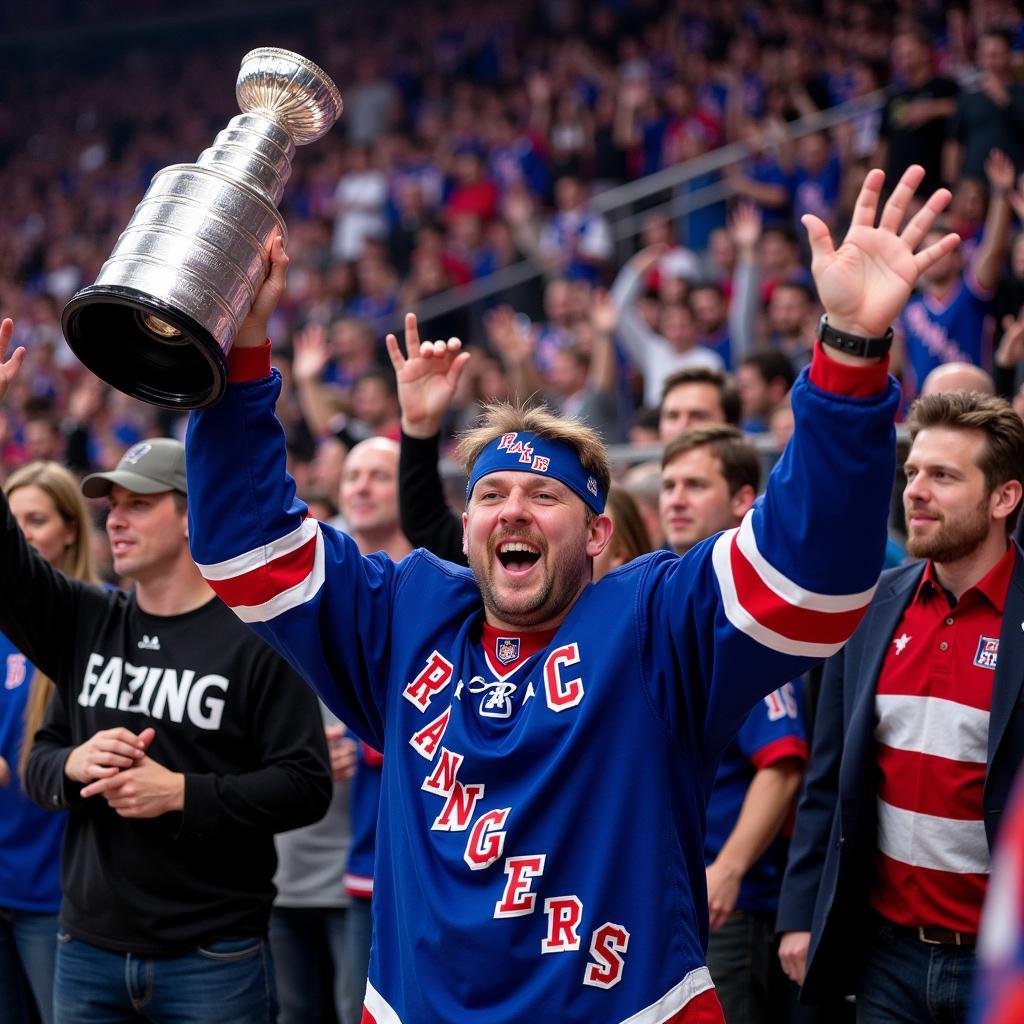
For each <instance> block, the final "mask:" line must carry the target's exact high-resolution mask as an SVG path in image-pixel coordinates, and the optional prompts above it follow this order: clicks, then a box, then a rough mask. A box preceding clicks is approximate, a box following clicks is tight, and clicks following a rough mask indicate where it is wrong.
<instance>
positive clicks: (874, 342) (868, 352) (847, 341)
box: [818, 313, 892, 359]
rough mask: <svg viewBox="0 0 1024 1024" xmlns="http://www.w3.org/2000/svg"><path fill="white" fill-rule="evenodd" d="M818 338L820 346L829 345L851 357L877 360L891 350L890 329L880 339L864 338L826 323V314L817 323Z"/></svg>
mask: <svg viewBox="0 0 1024 1024" xmlns="http://www.w3.org/2000/svg"><path fill="white" fill-rule="evenodd" d="M818 337H819V338H820V339H821V343H822V345H831V346H832V347H833V348H837V349H839V351H840V352H846V353H847V354H848V355H851V356H863V357H864V358H865V359H878V358H881V357H882V356H884V355H888V353H889V349H890V348H892V328H891V327H890V328H889V330H887V331H886V332H885V334H883V335H882V336H881V337H880V338H865V337H864V336H863V335H862V334H848V333H847V332H846V331H840V330H838V329H837V328H835V327H833V326H832V325H831V324H830V323H829V322H828V314H827V313H822V315H821V320H819V321H818Z"/></svg>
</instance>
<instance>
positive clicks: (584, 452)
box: [455, 402, 612, 494]
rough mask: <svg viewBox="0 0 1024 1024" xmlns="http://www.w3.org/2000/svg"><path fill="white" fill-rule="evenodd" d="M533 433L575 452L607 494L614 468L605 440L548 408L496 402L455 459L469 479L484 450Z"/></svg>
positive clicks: (463, 437)
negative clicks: (497, 442) (516, 435)
mask: <svg viewBox="0 0 1024 1024" xmlns="http://www.w3.org/2000/svg"><path fill="white" fill-rule="evenodd" d="M511 433H529V434H536V435H537V436H538V437H543V438H546V439H547V440H550V441H561V442H562V443H563V444H567V445H569V446H570V447H571V448H573V449H575V451H576V454H577V456H579V460H580V463H581V464H582V466H583V468H584V469H585V470H586V471H587V472H588V473H593V475H594V476H595V477H597V481H598V483H599V484H600V485H601V490H602V491H603V492H604V493H605V494H607V493H608V489H609V487H611V483H612V464H611V462H610V461H609V459H608V449H607V448H605V445H604V442H603V441H602V440H601V436H600V435H599V434H598V433H597V432H596V431H594V430H591V428H590V427H588V426H587V425H586V424H585V423H582V422H581V421H580V420H577V419H572V418H566V419H563V418H562V417H560V416H556V415H555V414H554V413H553V412H551V411H550V410H549V409H546V408H545V407H544V406H539V407H536V408H532V409H526V408H523V406H518V405H509V404H508V403H506V402H493V403H491V404H489V405H486V406H484V415H483V420H482V423H481V425H480V426H479V427H475V428H474V429H473V430H467V431H466V432H465V433H463V434H461V435H460V436H459V443H458V446H457V447H456V449H455V457H456V458H457V459H458V460H459V462H461V463H462V466H463V468H464V469H465V470H466V472H467V473H468V474H469V475H472V473H473V466H474V464H475V463H476V460H477V459H478V458H480V454H481V453H482V452H483V450H484V449H485V448H486V447H487V446H488V445H489V444H490V443H491V442H492V441H493V440H494V439H495V438H496V437H501V436H502V434H511Z"/></svg>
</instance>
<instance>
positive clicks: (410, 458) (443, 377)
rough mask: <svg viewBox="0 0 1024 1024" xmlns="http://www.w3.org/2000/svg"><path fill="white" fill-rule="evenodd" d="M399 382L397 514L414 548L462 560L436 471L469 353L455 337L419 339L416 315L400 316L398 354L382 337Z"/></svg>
mask: <svg viewBox="0 0 1024 1024" xmlns="http://www.w3.org/2000/svg"><path fill="white" fill-rule="evenodd" d="M385 342H386V344H387V350H388V355H389V356H390V358H391V365H392V366H393V367H394V370H395V379H396V381H397V382H398V404H399V407H400V409H401V412H402V445H401V449H400V451H399V456H398V513H399V516H400V518H401V522H402V532H403V533H404V534H405V535H406V537H408V538H409V541H410V543H411V544H412V546H413V547H423V548H426V549H427V550H428V551H431V552H433V553H434V554H435V555H437V557H438V558H443V559H446V560H447V561H449V562H458V563H460V564H463V565H464V564H465V556H464V555H463V554H462V523H461V521H460V519H459V517H458V516H457V515H456V514H455V513H454V512H453V511H452V510H451V509H450V508H449V507H448V505H447V504H446V502H445V497H444V487H443V486H442V484H441V475H440V473H439V472H438V468H437V460H438V455H439V450H438V433H439V431H440V429H441V420H442V419H443V417H444V414H445V413H446V412H447V411H448V408H449V407H450V406H451V403H452V399H453V398H454V396H455V391H456V388H457V387H458V383H459V378H460V377H461V376H462V373H463V371H464V370H465V368H466V364H467V363H468V362H469V357H470V354H469V353H468V352H463V351H462V342H461V341H459V339H458V338H449V339H448V341H447V342H444V341H434V342H430V341H424V342H421V341H420V334H419V328H418V326H417V323H416V314H415V313H407V314H406V317H405V347H406V354H404V355H403V353H402V348H401V345H400V344H399V342H398V339H397V338H396V337H395V336H394V335H393V334H389V335H388V336H387V338H386V339H385Z"/></svg>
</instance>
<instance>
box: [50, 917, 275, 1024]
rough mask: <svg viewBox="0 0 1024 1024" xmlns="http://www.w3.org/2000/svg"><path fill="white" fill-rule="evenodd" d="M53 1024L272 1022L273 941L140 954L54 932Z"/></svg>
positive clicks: (240, 940)
mask: <svg viewBox="0 0 1024 1024" xmlns="http://www.w3.org/2000/svg"><path fill="white" fill-rule="evenodd" d="M53 1003H54V1013H55V1021H56V1024H137V1022H141V1021H147V1022H149V1024H211V1022H216V1024H274V1022H275V1021H276V1020H277V990H276V988H275V985H274V968H273V964H272V962H271V958H270V945H269V943H268V942H267V941H266V939H261V938H258V937H253V936H250V937H246V938H229V939H218V940H216V941H214V942H210V943H208V944H207V945H206V946H203V947H201V948H199V949H197V950H196V951H195V952H194V953H187V954H185V955H184V956H175V957H161V958H151V957H141V956H136V955H135V954H134V953H114V952H111V951H110V950H107V949H100V948H98V947H97V946H93V945H90V944H89V943H87V942H82V941H81V940H80V939H73V938H71V936H70V935H68V934H67V932H65V931H63V930H61V931H60V932H58V933H57V971H56V976H55V978H54V991H53Z"/></svg>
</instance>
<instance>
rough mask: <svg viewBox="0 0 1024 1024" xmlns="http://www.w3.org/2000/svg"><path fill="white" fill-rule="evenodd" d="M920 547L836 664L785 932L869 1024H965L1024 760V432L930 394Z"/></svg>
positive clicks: (1009, 418)
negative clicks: (1023, 534) (993, 862)
mask: <svg viewBox="0 0 1024 1024" xmlns="http://www.w3.org/2000/svg"><path fill="white" fill-rule="evenodd" d="M910 434H911V439H912V444H911V448H910V454H909V456H908V457H907V462H906V475H907V487H906V490H905V492H904V495H903V504H904V510H905V513H906V520H907V532H908V543H907V549H908V550H909V552H910V553H911V555H914V556H915V557H916V558H919V559H921V560H922V561H919V562H916V563H914V564H912V565H908V566H904V567H901V568H898V569H893V570H891V571H890V572H888V573H886V574H884V575H883V576H882V579H881V582H880V583H879V586H878V590H877V592H876V593H875V597H874V599H873V601H872V602H871V606H870V608H869V609H868V613H867V614H866V615H865V617H864V619H863V621H862V622H861V624H860V626H859V627H858V629H857V631H856V632H855V633H854V635H853V637H852V639H851V640H850V642H849V644H848V645H847V646H846V647H845V648H844V649H843V651H842V652H841V653H840V654H839V655H837V656H836V657H834V658H832V659H831V660H830V661H829V663H828V664H827V665H826V668H825V675H824V679H823V681H822V690H821V698H820V702H819V705H818V714H817V721H816V724H815V730H814V746H813V749H812V751H811V760H810V764H809V766H808V770H807V787H806V790H805V793H804V796H803V798H802V800H801V803H800V808H799V811H798V814H797V822H796V831H795V834H794V837H793V843H792V846H791V848H790V858H789V866H788V869H787V872H786V877H785V880H784V882H783V887H782V896H781V899H780V909H779V915H778V920H777V928H778V930H779V931H781V932H784V933H785V934H784V935H783V939H782V942H781V945H780V949H779V957H780V959H781V960H782V964H783V968H784V969H785V971H786V973H787V974H788V975H789V976H790V977H791V978H793V979H794V980H795V981H796V982H798V983H799V984H801V985H802V986H803V997H804V999H806V1000H807V1001H808V1002H814V1001H816V1000H817V999H818V998H819V997H823V996H825V995H834V994H835V993H837V992H838V993H844V994H850V993H853V994H855V995H856V1005H857V1020H858V1021H870V1022H878V1021H896V1020H900V1021H921V1022H932V1021H938V1020H943V1021H960V1020H965V1019H966V1015H967V1006H968V1000H969V994H970V990H971V979H972V975H973V972H974V946H975V938H976V935H977V932H978V919H979V915H980V913H981V905H982V899H983V897H984V894H985V889H986V887H987V883H988V874H989V854H990V851H991V849H992V847H993V844H994V842H995V838H996V835H997V832H998V829H999V824H1000V819H1001V814H1002V809H1003V808H1004V807H1005V806H1006V805H1007V802H1008V797H1009V790H1010V785H1011V783H1012V781H1013V778H1014V774H1015V772H1016V769H1017V766H1018V765H1019V764H1020V761H1021V758H1022V756H1024V705H1022V704H1021V703H1020V701H1021V697H1022V693H1021V686H1022V681H1024V670H1022V664H1024V662H1022V655H1024V567H1022V565H1021V551H1020V549H1019V548H1018V547H1017V545H1016V544H1015V543H1013V542H1012V541H1011V539H1010V536H1011V534H1012V532H1013V527H1014V524H1015V522H1016V520H1017V516H1018V514H1019V511H1020V500H1021V489H1022V485H1021V481H1022V480H1024V423H1022V422H1021V420H1020V418H1019V417H1018V416H1017V415H1016V414H1015V413H1014V411H1013V410H1012V409H1011V407H1010V406H1009V405H1008V404H1007V403H1006V402H1005V401H1003V400H1002V399H998V398H994V397H992V396H990V395H982V394H980V393H978V392H948V393H942V394H936V395H929V396H927V397H925V398H921V399H920V400H919V401H918V402H917V403H916V404H915V405H914V407H913V409H912V412H911V418H910Z"/></svg>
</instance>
